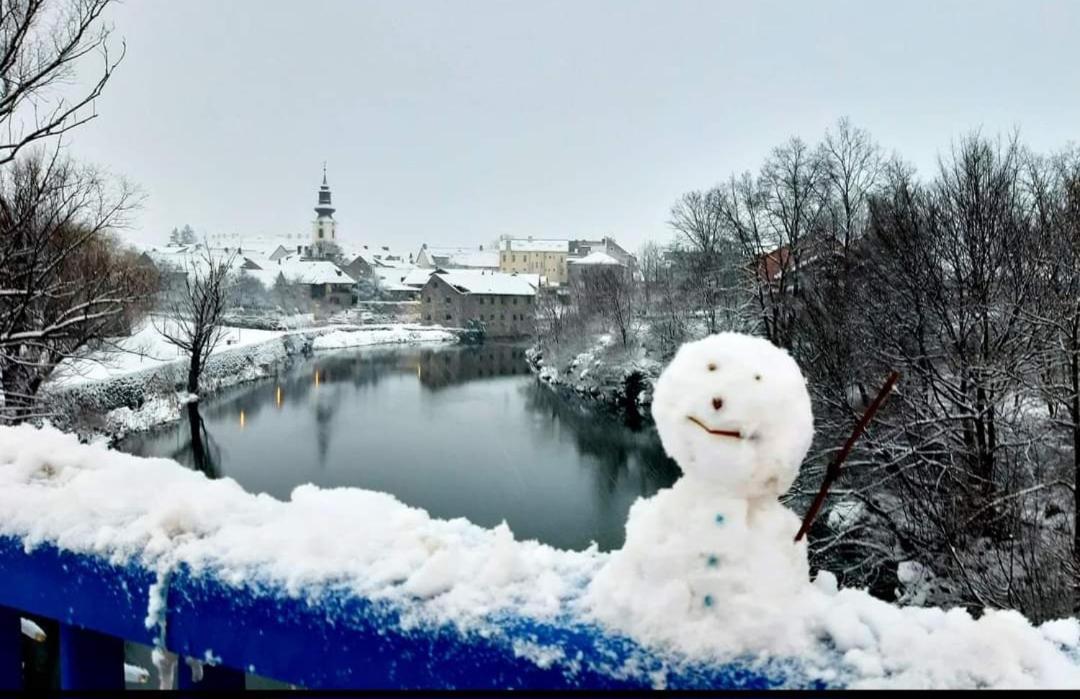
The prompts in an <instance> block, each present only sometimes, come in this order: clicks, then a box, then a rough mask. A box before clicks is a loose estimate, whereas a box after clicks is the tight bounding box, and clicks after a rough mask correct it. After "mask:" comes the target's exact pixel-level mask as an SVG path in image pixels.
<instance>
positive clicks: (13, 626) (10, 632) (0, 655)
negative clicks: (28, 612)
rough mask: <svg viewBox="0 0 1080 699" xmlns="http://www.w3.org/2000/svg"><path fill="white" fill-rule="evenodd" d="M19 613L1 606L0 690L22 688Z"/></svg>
mask: <svg viewBox="0 0 1080 699" xmlns="http://www.w3.org/2000/svg"><path fill="white" fill-rule="evenodd" d="M19 618H20V617H19V613H18V612H17V611H15V610H14V609H9V608H7V607H0V690H10V689H22V688H23V676H22V630H21V626H20V622H19Z"/></svg>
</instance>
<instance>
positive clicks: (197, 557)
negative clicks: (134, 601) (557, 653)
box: [0, 425, 1080, 688]
mask: <svg viewBox="0 0 1080 699" xmlns="http://www.w3.org/2000/svg"><path fill="white" fill-rule="evenodd" d="M631 526H633V525H631ZM0 534H2V535H9V536H16V537H20V538H22V539H23V541H25V543H26V545H27V546H31V547H32V546H34V545H36V544H39V543H41V542H46V541H47V542H51V543H53V544H55V545H58V546H60V547H62V548H65V549H69V550H72V551H75V552H82V553H93V554H97V555H100V556H104V557H106V558H109V559H111V560H114V561H123V560H127V559H131V558H135V559H138V560H140V561H142V562H143V563H144V564H145V565H148V566H151V567H154V568H156V569H158V570H165V569H168V567H169V566H172V565H176V564H178V563H180V562H184V563H187V564H189V565H191V566H192V567H193V568H194V569H196V570H201V569H214V570H216V571H218V573H219V574H220V575H221V576H222V577H223V579H225V580H227V581H231V582H234V583H235V584H241V583H245V582H250V581H266V582H273V583H277V584H280V585H282V586H284V588H285V589H287V590H288V591H289V592H290V593H291V594H295V595H302V594H309V593H311V592H312V591H313V590H317V589H318V587H319V586H320V585H321V584H323V583H331V582H332V583H340V584H345V585H348V586H349V587H351V588H352V589H353V590H354V591H355V592H356V593H357V594H359V595H365V596H367V597H370V598H373V599H385V600H392V601H396V602H400V603H402V604H403V605H404V606H405V608H406V609H408V610H411V611H410V613H409V614H408V615H407V616H406V617H405V619H406V623H421V622H423V621H424V620H425V619H435V620H448V621H451V622H454V623H456V624H459V625H460V626H462V627H465V628H482V627H483V626H484V625H485V624H487V623H489V622H488V619H489V618H490V615H492V614H495V613H497V612H507V613H515V614H523V615H531V616H534V617H537V618H552V617H555V616H557V615H560V614H565V613H567V612H571V613H574V614H577V615H578V616H579V617H580V618H585V619H588V618H592V619H596V620H598V621H599V622H600V623H602V624H608V625H612V624H615V625H617V627H618V628H619V629H620V630H621V631H623V632H625V633H628V634H629V635H630V636H631V637H633V638H635V639H636V640H637V641H639V642H640V643H642V644H644V645H646V646H653V647H659V648H667V649H669V650H674V651H678V652H681V653H683V654H685V655H686V656H687V657H689V658H695V659H703V660H709V659H717V658H723V657H727V656H728V655H729V654H732V653H737V654H740V655H742V654H746V653H749V654H762V655H765V656H771V657H774V658H775V657H784V656H788V657H790V656H791V655H797V656H798V657H800V658H803V659H804V660H805V661H806V663H807V665H808V666H809V667H814V666H817V667H821V668H824V669H823V671H822V675H823V676H827V675H828V674H830V673H833V675H834V676H833V679H834V681H835V680H839V681H844V682H847V683H849V684H851V685H852V686H869V687H874V686H882V687H1058V688H1068V687H1071V688H1077V687H1080V622H1078V621H1077V620H1076V619H1066V620H1060V621H1055V622H1050V623H1047V624H1043V625H1042V626H1039V627H1036V626H1033V625H1032V624H1030V623H1028V622H1027V621H1026V620H1025V619H1024V618H1023V617H1022V616H1021V615H1020V614H1018V613H1016V612H1007V611H1006V612H988V613H987V614H985V615H984V616H983V617H982V618H980V619H979V620H977V621H976V620H974V619H972V618H971V617H970V616H969V615H968V614H967V613H966V612H965V611H963V610H959V609H954V610H950V611H943V610H940V609H922V608H914V607H906V608H901V607H897V606H895V605H891V604H888V603H885V602H882V601H880V600H877V599H874V598H872V597H871V596H870V595H868V594H867V593H865V592H863V591H860V590H851V589H845V590H837V589H836V580H835V578H834V577H832V576H831V575H828V574H822V575H819V576H818V580H817V581H816V583H813V584H809V583H808V584H806V585H805V587H804V589H803V590H802V591H801V593H800V594H798V595H796V596H794V597H793V598H792V599H789V600H788V601H786V602H785V603H784V604H783V606H782V607H778V608H776V609H773V610H771V611H770V613H769V617H770V618H773V619H782V620H784V623H783V624H781V625H780V626H779V627H778V628H777V631H776V632H775V633H765V634H763V633H761V632H760V626H761V623H760V618H759V617H756V615H751V614H745V615H733V616H731V617H726V618H717V617H704V619H703V618H702V617H701V616H700V615H697V616H696V617H695V618H688V617H685V616H682V615H679V614H674V615H672V616H671V617H669V618H668V619H666V620H665V623H664V624H662V625H657V624H652V623H647V622H649V621H650V618H649V616H648V615H642V617H641V619H637V618H635V617H634V615H633V614H631V615H630V616H629V617H625V616H624V618H622V619H621V620H619V621H617V622H612V621H611V609H609V608H606V606H605V601H604V600H603V599H599V600H596V599H593V600H587V598H586V596H585V595H584V590H585V589H586V587H587V585H588V583H589V581H590V580H591V579H592V578H593V577H594V576H595V575H596V574H597V571H598V570H599V569H600V567H601V566H602V565H603V564H604V563H605V562H606V561H607V560H608V558H609V556H608V555H607V554H602V553H599V552H598V551H597V550H596V549H595V547H594V548H590V549H588V550H585V551H561V550H556V549H553V548H551V547H549V546H545V545H542V544H539V543H537V542H533V541H526V542H522V541H517V540H515V539H514V537H513V534H512V532H511V531H510V530H509V528H508V527H506V526H505V525H502V526H500V527H496V528H495V529H483V528H481V527H478V526H475V525H473V524H470V523H469V522H467V521H465V520H463V519H455V520H449V521H445V520H436V519H432V518H431V517H429V516H428V514H427V513H426V512H424V511H422V510H419V509H416V508H412V507H407V506H405V505H403V504H402V503H400V502H399V501H397V500H396V499H395V498H393V497H392V496H390V495H387V494H384V493H377V492H372V491H365V490H359V489H353V488H341V489H333V490H322V489H319V488H317V487H314V486H311V485H303V486H299V487H297V488H296V489H295V490H294V491H293V493H292V496H291V501H290V502H287V503H286V502H281V501H278V500H275V499H273V498H271V497H269V496H267V495H251V494H249V493H246V492H244V491H243V489H242V488H241V487H240V486H239V485H238V484H237V483H236V482H234V481H232V480H231V479H227V478H226V479H221V480H209V479H207V478H206V477H205V476H204V475H203V474H201V473H198V472H196V471H192V470H188V469H185V468H182V467H180V466H179V465H177V464H175V463H174V462H172V461H168V460H165V459H142V458H137V457H133V456H129V455H126V454H121V453H118V452H113V451H110V450H107V449H105V448H104V447H102V446H100V445H83V444H80V443H79V442H78V439H77V438H76V437H75V436H73V435H69V434H64V433H62V432H59V431H58V430H55V429H53V428H48V427H47V428H41V429H38V428H34V427H31V426H27V425H23V426H19V427H5V428H0ZM628 584H631V585H632V584H633V583H632V582H628ZM623 592H624V593H626V594H627V595H629V596H631V597H632V596H633V595H634V590H632V589H631V590H624V591H623ZM640 592H641V594H640V595H639V597H638V599H639V600H640V604H641V605H642V607H647V606H648V605H649V604H651V603H652V600H650V599H649V597H648V594H647V590H641V591H640ZM762 604H764V605H766V606H767V605H768V604H769V600H768V599H767V598H765V599H763V600H762ZM642 621H643V622H644V623H639V622H642ZM747 639H749V640H747ZM836 653H839V654H841V657H842V660H841V661H839V662H838V661H837V660H836V656H835V654H836ZM527 655H529V654H527ZM529 657H532V656H531V655H529ZM537 658H538V659H537V662H541V661H543V662H551V660H550V654H547V653H541V654H539V655H537ZM830 666H831V667H830Z"/></svg>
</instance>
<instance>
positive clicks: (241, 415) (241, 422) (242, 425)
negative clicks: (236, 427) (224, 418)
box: [240, 410, 244, 429]
mask: <svg viewBox="0 0 1080 699" xmlns="http://www.w3.org/2000/svg"><path fill="white" fill-rule="evenodd" d="M240 429H244V411H243V410H241V411H240Z"/></svg>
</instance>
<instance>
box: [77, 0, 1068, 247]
mask: <svg viewBox="0 0 1080 699" xmlns="http://www.w3.org/2000/svg"><path fill="white" fill-rule="evenodd" d="M111 19H112V21H113V23H114V24H115V27H116V31H117V34H118V35H119V36H122V37H123V38H124V39H125V40H126V42H127V49H128V52H127V58H126V59H125V61H124V62H123V64H122V65H121V67H120V69H119V70H118V71H117V73H116V75H115V78H114V79H113V81H112V82H110V84H109V85H108V87H107V88H106V92H105V95H104V96H103V97H102V98H101V99H100V100H99V101H98V104H97V109H98V112H99V114H100V117H99V118H98V119H97V120H95V121H94V122H93V123H92V124H90V125H88V126H86V127H84V128H83V129H81V130H80V131H78V132H77V133H76V134H75V135H74V136H72V137H71V139H70V141H71V145H72V153H73V154H74V155H75V156H76V157H79V158H82V159H87V160H91V161H93V162H96V163H99V164H102V165H105V166H107V167H108V168H109V169H110V170H112V171H114V172H116V173H119V174H123V175H125V176H126V177H128V178H130V179H131V180H133V181H134V182H136V183H138V184H139V185H141V186H142V188H143V189H144V190H145V192H146V193H147V195H148V198H147V202H146V206H145V208H144V209H143V211H142V212H141V214H140V215H139V219H138V221H137V222H136V231H135V232H134V233H133V235H136V236H137V237H139V238H140V239H141V240H144V241H147V242H150V241H155V240H159V241H164V240H165V238H166V236H167V233H168V231H169V230H170V229H171V228H172V227H173V226H178V225H182V224H184V223H190V224H191V225H192V226H193V227H195V228H196V229H197V230H199V231H205V232H224V233H234V232H235V233H242V234H252V235H254V234H285V233H297V232H304V233H307V232H308V231H309V230H310V225H311V224H310V221H311V219H312V218H313V217H314V213H313V212H312V206H314V204H315V192H316V189H317V187H318V184H319V180H320V177H321V170H322V162H323V160H326V161H327V162H328V172H329V180H330V184H331V187H332V189H333V194H334V204H335V205H336V206H337V208H338V213H337V215H336V217H337V219H338V221H339V224H338V225H339V229H338V236H339V238H340V239H341V240H343V241H356V242H360V241H363V242H375V243H379V244H392V245H396V246H401V247H403V248H408V249H411V248H413V247H418V246H419V244H420V243H421V242H425V241H426V242H429V243H431V244H442V245H451V244H478V243H483V242H486V241H490V240H491V239H493V238H495V237H496V236H497V235H499V234H501V233H510V234H514V235H521V236H525V235H534V236H548V237H559V238H564V237H573V236H599V235H603V234H612V235H614V236H615V237H616V238H617V239H619V240H620V241H621V242H623V244H624V246H626V247H629V248H635V247H637V245H639V244H640V243H641V242H642V241H643V240H645V239H647V238H655V239H667V238H668V237H669V236H670V232H669V230H668V228H667V226H666V223H665V222H666V220H667V212H668V209H669V207H670V205H671V203H672V201H673V200H674V199H675V198H676V197H677V196H678V195H679V194H680V193H682V192H684V191H686V190H689V189H693V188H700V187H706V186H709V185H711V184H713V183H715V182H717V181H719V180H721V179H723V178H724V177H726V176H727V175H728V174H729V173H730V172H732V171H743V170H746V169H754V170H756V169H757V168H758V167H759V165H760V163H761V161H762V159H763V158H764V156H765V155H766V154H767V153H768V151H769V149H770V148H772V147H773V146H775V145H776V144H778V143H780V142H781V141H783V140H784V139H786V138H787V137H788V136H791V135H793V134H798V135H800V136H802V137H803V138H804V139H806V140H809V141H816V140H817V139H818V138H820V135H821V134H822V133H823V131H824V129H825V128H826V127H828V126H829V125H830V124H831V123H833V122H835V120H836V119H837V118H839V117H840V116H843V115H847V116H849V117H850V118H851V119H852V120H853V121H854V122H855V123H856V124H857V125H859V126H862V127H864V128H867V129H869V130H870V131H871V132H872V133H873V135H874V136H875V138H876V139H877V140H878V141H879V142H880V143H881V144H882V145H883V146H885V147H886V148H887V149H888V150H890V151H891V150H896V151H898V152H900V153H901V154H902V155H903V156H904V157H905V158H907V159H908V160H910V161H912V162H913V163H915V164H916V165H917V166H918V167H919V168H920V170H922V171H924V172H925V171H926V170H927V169H929V168H930V167H932V165H933V163H934V159H935V157H936V154H937V153H938V152H939V151H941V150H942V149H947V148H948V145H949V143H950V141H951V140H952V139H954V138H955V137H957V136H959V135H962V134H963V133H965V132H967V131H969V130H971V129H974V128H982V130H983V131H984V132H987V133H991V134H996V133H999V132H1007V131H1009V130H1010V129H1011V128H1013V127H1014V126H1019V127H1021V129H1022V132H1023V135H1024V137H1025V140H1026V141H1027V142H1028V143H1029V144H1030V145H1031V146H1033V147H1035V148H1038V149H1051V148H1057V147H1059V146H1063V145H1065V144H1066V143H1067V142H1069V141H1075V140H1076V139H1077V138H1078V135H1077V134H1078V127H1080V2H1075V1H1070V0H1062V1H1060V2H1032V1H1029V0H1023V1H1019V0H1018V1H1015V2H989V1H986V0H972V1H970V2H943V1H942V0H934V1H932V2H931V1H927V2H915V1H913V0H904V1H903V2H866V1H862V2H804V1H794V0H793V1H791V2H768V3H767V2H760V1H757V0H755V1H753V2H750V1H748V0H742V1H739V2H721V1H719V0H716V1H713V2H688V1H687V2H674V1H665V2H660V1H657V2H631V1H630V0H619V1H617V2H600V1H598V0H576V1H573V2H545V1H542V0H529V1H528V2H524V1H521V2H478V1H468V0H456V1H455V2H434V1H422V2H421V1H414V2H404V1H398V0H393V1H391V0H386V1H383V2H362V1H360V0H335V1H329V0H326V1H323V2H315V1H310V0H305V2H296V1H295V0H284V1H280V2H278V1H273V0H182V1H181V0H127V2H126V4H125V5H123V6H121V7H119V8H117V9H116V10H114V11H113V13H112V17H111ZM87 72H88V73H89V66H88V69H87Z"/></svg>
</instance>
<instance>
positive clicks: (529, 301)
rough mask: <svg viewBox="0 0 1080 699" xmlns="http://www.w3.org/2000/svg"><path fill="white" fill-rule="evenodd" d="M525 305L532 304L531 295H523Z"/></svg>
mask: <svg viewBox="0 0 1080 699" xmlns="http://www.w3.org/2000/svg"><path fill="white" fill-rule="evenodd" d="M525 305H527V306H531V305H532V296H526V297H525Z"/></svg>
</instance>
